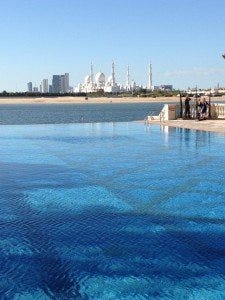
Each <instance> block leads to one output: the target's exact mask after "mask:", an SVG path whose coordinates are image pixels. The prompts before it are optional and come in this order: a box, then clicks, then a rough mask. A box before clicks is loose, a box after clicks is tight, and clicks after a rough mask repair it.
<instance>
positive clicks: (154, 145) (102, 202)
mask: <svg viewBox="0 0 225 300" xmlns="http://www.w3.org/2000/svg"><path fill="white" fill-rule="evenodd" d="M0 143H1V147H0V166H1V172H0V204H1V206H0V223H1V226H0V253H1V255H0V265H1V268H0V298H1V299H216V300H218V299H224V297H225V269H224V263H225V234H224V233H225V204H224V199H225V184H224V183H225V169H224V165H225V147H224V146H225V139H224V135H220V134H215V133H212V132H211V133H208V132H201V131H191V130H185V129H176V128H168V127H159V126H145V125H144V124H143V123H135V122H130V123H83V124H59V125H19V126H13V125H12V126H1V127H0ZM4 297H5V298H4Z"/></svg>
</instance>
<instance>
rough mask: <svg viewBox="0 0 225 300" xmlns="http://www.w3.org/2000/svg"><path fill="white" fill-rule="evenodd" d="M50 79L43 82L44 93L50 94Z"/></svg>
mask: <svg viewBox="0 0 225 300" xmlns="http://www.w3.org/2000/svg"><path fill="white" fill-rule="evenodd" d="M48 92H49V89H48V79H43V80H42V93H48Z"/></svg>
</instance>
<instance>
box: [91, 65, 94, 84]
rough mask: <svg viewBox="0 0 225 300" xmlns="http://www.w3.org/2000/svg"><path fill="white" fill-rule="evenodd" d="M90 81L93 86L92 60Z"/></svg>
mask: <svg viewBox="0 0 225 300" xmlns="http://www.w3.org/2000/svg"><path fill="white" fill-rule="evenodd" d="M90 77H91V78H90V79H91V80H90V81H91V86H93V85H94V72H93V64H92V62H91V74H90Z"/></svg>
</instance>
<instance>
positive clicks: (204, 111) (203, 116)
mask: <svg viewBox="0 0 225 300" xmlns="http://www.w3.org/2000/svg"><path fill="white" fill-rule="evenodd" d="M207 106H209V103H208V102H207V101H206V100H205V98H203V99H201V100H200V102H199V104H198V107H199V109H200V111H199V113H198V120H199V121H200V120H206V116H207Z"/></svg>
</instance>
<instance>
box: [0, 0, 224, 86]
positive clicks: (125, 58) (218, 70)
mask: <svg viewBox="0 0 225 300" xmlns="http://www.w3.org/2000/svg"><path fill="white" fill-rule="evenodd" d="M106 1H107V5H106ZM106 1H103V0H96V1H88V0H82V1H81V0H77V1H72V0H67V1H64V2H61V1H59V0H55V1H54V2H53V1H43V0H40V1H39V3H38V5H37V3H36V1H34V0H30V1H29V2H28V1H25V0H20V1H19V0H10V1H7V2H1V3H0V11H1V33H0V36H1V40H2V41H4V42H3V43H2V46H1V49H0V55H1V61H2V63H1V68H0V70H1V73H2V74H4V76H2V80H1V81H0V91H1V90H7V91H23V90H25V86H24V82H28V81H29V80H31V79H32V81H33V82H34V81H36V84H37V83H39V82H40V81H41V80H42V79H43V78H50V76H51V74H63V72H64V70H67V71H68V72H69V73H70V74H71V78H70V81H71V85H72V86H76V85H77V83H79V82H81V81H82V80H83V78H84V77H85V75H86V72H87V71H86V70H87V69H88V68H89V63H90V61H94V62H95V65H96V66H99V70H96V71H100V70H108V65H109V62H110V61H111V60H112V59H114V60H115V62H116V65H117V66H118V67H117V72H118V74H119V75H118V76H119V77H118V81H119V82H122V81H123V80H124V75H123V74H124V72H126V66H127V65H131V66H132V69H133V70H135V73H134V79H135V81H136V82H138V83H140V84H142V85H146V83H147V82H146V75H145V74H144V73H143V70H144V69H145V68H146V66H147V65H148V63H149V61H151V62H152V64H153V66H154V80H153V81H154V84H155V85H159V84H161V83H167V84H173V86H174V87H175V88H187V87H188V86H195V85H198V86H200V87H210V86H211V87H214V86H216V85H217V84H218V83H219V84H220V85H221V86H225V61H224V60H223V59H222V54H223V53H224V50H225V49H224V48H225V47H224V42H223V27H224V25H225V20H224V17H223V11H224V8H225V3H224V1H222V0H215V1H214V2H212V1H209V0H206V1H203V0H199V1H197V2H196V1H193V0H189V1H182V2H181V1H178V0H172V1H162V0H159V1H157V2H155V1H148V0H140V1H138V2H136V1H128V0H124V1H122V2H121V1H119V0H114V1H111V0H106ZM15 7H16V8H17V9H16V10H15ZM146 72H147V70H146Z"/></svg>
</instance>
